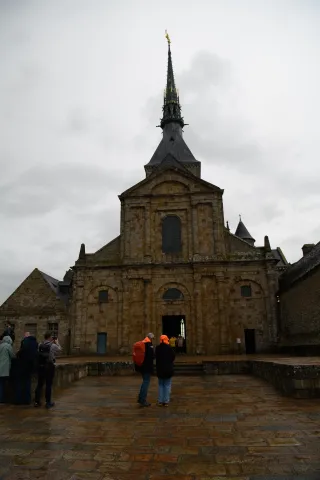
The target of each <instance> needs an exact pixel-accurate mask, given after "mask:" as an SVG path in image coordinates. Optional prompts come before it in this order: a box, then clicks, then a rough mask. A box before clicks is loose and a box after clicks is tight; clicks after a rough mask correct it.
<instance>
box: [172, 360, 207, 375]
mask: <svg viewBox="0 0 320 480" xmlns="http://www.w3.org/2000/svg"><path fill="white" fill-rule="evenodd" d="M174 373H175V375H203V373H204V372H203V365H202V364H201V363H200V364H192V363H176V364H175V366H174Z"/></svg>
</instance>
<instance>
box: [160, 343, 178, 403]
mask: <svg viewBox="0 0 320 480" xmlns="http://www.w3.org/2000/svg"><path fill="white" fill-rule="evenodd" d="M174 360H175V353H174V351H173V349H172V348H171V347H170V344H169V338H168V337H167V335H161V337H160V344H159V345H158V346H157V347H156V369H157V377H158V384H159V390H158V405H159V407H162V406H163V407H168V406H169V402H170V395H171V381H172V377H173V374H174V367H173V364H174Z"/></svg>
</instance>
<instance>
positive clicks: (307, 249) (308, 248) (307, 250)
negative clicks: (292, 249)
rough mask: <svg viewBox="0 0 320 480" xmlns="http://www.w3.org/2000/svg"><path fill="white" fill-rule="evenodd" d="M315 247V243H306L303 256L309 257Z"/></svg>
mask: <svg viewBox="0 0 320 480" xmlns="http://www.w3.org/2000/svg"><path fill="white" fill-rule="evenodd" d="M314 246H315V244H314V243H306V244H305V245H303V247H302V253H303V256H304V257H305V256H306V255H308V253H310V252H311V250H312V249H313V247H314Z"/></svg>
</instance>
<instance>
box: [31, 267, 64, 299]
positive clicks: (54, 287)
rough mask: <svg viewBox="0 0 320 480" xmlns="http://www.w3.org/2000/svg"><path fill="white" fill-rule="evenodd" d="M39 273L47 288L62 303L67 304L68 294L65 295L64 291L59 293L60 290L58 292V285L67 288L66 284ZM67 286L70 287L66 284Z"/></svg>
mask: <svg viewBox="0 0 320 480" xmlns="http://www.w3.org/2000/svg"><path fill="white" fill-rule="evenodd" d="M39 273H40V274H41V275H42V277H43V278H44V280H45V281H46V282H47V284H48V285H49V287H50V288H51V289H52V290H53V291H54V293H55V294H56V296H57V297H58V298H59V299H60V300H62V301H63V302H64V303H67V302H68V300H69V297H70V295H69V293H65V292H64V291H61V290H62V289H61V290H60V288H59V286H60V285H61V286H67V282H64V281H60V280H57V279H56V278H53V277H51V276H50V275H48V274H47V273H44V272H41V271H40V270H39ZM68 285H70V283H68Z"/></svg>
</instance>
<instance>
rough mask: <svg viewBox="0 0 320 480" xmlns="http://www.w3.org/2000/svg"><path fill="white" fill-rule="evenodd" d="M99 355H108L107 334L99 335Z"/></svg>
mask: <svg viewBox="0 0 320 480" xmlns="http://www.w3.org/2000/svg"><path fill="white" fill-rule="evenodd" d="M97 353H98V354H99V355H105V354H106V353H107V334H106V333H105V332H103V333H98V336H97Z"/></svg>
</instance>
